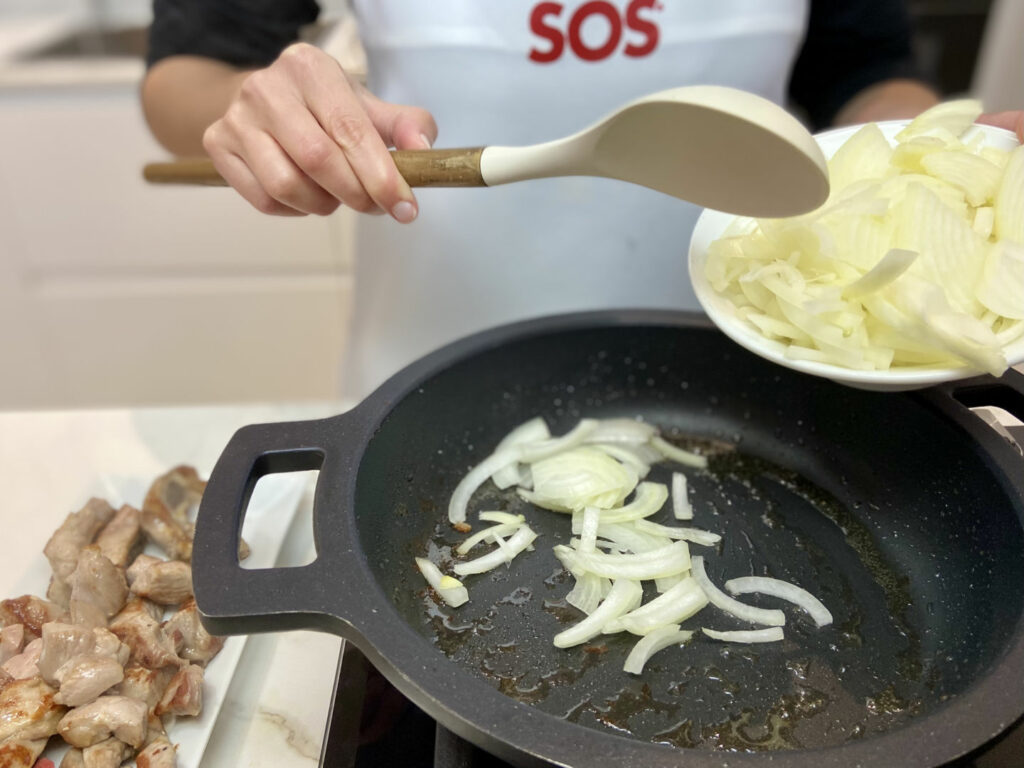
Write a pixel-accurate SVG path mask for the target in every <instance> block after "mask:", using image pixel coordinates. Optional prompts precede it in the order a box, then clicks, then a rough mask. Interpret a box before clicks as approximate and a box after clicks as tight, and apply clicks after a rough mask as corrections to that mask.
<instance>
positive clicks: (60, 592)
mask: <svg viewBox="0 0 1024 768" xmlns="http://www.w3.org/2000/svg"><path fill="white" fill-rule="evenodd" d="M46 599H47V600H49V601H50V602H51V603H56V604H57V605H59V606H61V607H62V608H67V607H68V603H69V602H70V601H71V585H70V584H68V583H67V582H66V581H64V579H62V578H60V577H58V576H57V574H53V575H52V576H50V585H49V586H48V587H47V588H46Z"/></svg>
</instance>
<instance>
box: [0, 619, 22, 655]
mask: <svg viewBox="0 0 1024 768" xmlns="http://www.w3.org/2000/svg"><path fill="white" fill-rule="evenodd" d="M24 645H25V627H24V626H23V625H21V624H11V626H9V627H4V628H3V629H0V664H3V663H4V662H5V661H7V660H8V659H10V658H13V657H14V656H17V655H18V654H19V653H21V649H22V647H23V646H24Z"/></svg>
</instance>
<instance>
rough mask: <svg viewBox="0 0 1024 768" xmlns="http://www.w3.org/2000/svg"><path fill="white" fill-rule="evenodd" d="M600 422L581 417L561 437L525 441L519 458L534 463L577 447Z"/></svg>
mask: <svg viewBox="0 0 1024 768" xmlns="http://www.w3.org/2000/svg"><path fill="white" fill-rule="evenodd" d="M599 423H600V422H598V420H597V419H580V422H579V424H577V425H576V426H575V427H573V428H572V429H570V430H569V431H568V432H566V433H565V434H564V435H562V436H561V437H552V438H549V439H547V440H539V441H537V442H535V443H524V444H523V445H521V446H519V449H520V456H519V460H520V461H522V462H525V463H527V464H532V463H533V462H535V461H540V460H541V459H546V458H548V457H549V456H554V455H555V454H556V453H561V452H562V451H565V450H568V449H569V448H575V447H576V446H577V445H580V444H581V443H583V441H584V440H586V439H587V438H588V437H590V435H591V434H593V433H594V431H595V430H596V429H597V427H598V425H599Z"/></svg>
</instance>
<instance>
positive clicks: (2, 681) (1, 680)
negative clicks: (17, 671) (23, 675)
mask: <svg viewBox="0 0 1024 768" xmlns="http://www.w3.org/2000/svg"><path fill="white" fill-rule="evenodd" d="M13 682H14V678H13V677H11V676H10V675H8V674H7V673H6V672H4V671H3V670H2V669H0V691H2V690H3V689H4V688H6V687H7V684H8V683H13Z"/></svg>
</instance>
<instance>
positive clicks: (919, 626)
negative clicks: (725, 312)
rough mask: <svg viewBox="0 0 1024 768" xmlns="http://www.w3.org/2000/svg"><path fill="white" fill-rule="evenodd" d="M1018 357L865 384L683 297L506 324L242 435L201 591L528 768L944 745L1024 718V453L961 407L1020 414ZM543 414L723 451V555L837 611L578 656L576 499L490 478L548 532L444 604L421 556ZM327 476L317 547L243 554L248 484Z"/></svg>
mask: <svg viewBox="0 0 1024 768" xmlns="http://www.w3.org/2000/svg"><path fill="white" fill-rule="evenodd" d="M1022 379H1024V377H1022V376H1020V375H1019V374H1016V373H1012V372H1011V373H1009V374H1007V375H1006V376H1005V377H1003V379H1000V380H999V381H995V380H993V379H977V380H972V381H969V382H966V383H965V382H961V383H957V384H955V385H951V386H949V387H946V388H941V389H940V388H937V389H932V390H928V391H924V392H917V393H910V394H880V393H870V392H863V391H859V390H854V389H849V388H845V387H841V386H839V385H835V384H832V383H830V382H827V381H824V380H821V379H816V378H813V377H808V376H804V375H802V374H798V373H795V372H792V371H788V370H783V369H780V368H778V367H776V366H772V365H771V364H769V363H767V362H765V361H762V360H760V359H759V358H756V357H754V356H752V355H750V354H748V353H747V352H745V351H743V350H742V349H740V348H739V347H737V346H736V345H734V344H733V343H732V342H730V341H728V340H727V339H726V338H725V337H724V336H722V335H721V334H720V333H718V332H717V331H716V330H714V329H713V328H711V327H710V326H709V325H708V323H707V321H705V320H703V319H700V318H697V317H695V316H692V315H686V314H677V313H653V312H643V313H621V312H620V313H596V314H584V315H572V316H566V317H561V318H553V319H546V320H541V321H535V322H528V323H524V324H519V325H515V326H510V327H507V328H503V329H498V330H495V331H491V332H487V333H484V334H480V335H477V336H475V337H472V338H470V339H468V340H465V341H463V342H460V343H457V344H455V345H452V346H450V347H447V348H445V349H443V350H441V351H439V352H436V353H434V354H432V355H430V356H428V357H426V358H424V359H423V360H421V361H420V362H418V363H416V364H414V365H412V366H410V367H409V368H407V369H405V370H404V371H402V372H401V373H399V374H398V375H396V376H395V377H394V378H392V379H391V380H390V381H388V382H387V383H386V384H385V385H384V386H382V387H381V388H380V389H379V390H377V391H376V392H375V393H374V394H373V395H371V396H370V397H369V398H368V399H367V400H365V401H364V402H363V403H362V404H361V405H359V406H358V407H357V408H355V409H354V410H352V411H350V412H349V413H346V414H342V415H340V416H336V417H334V418H330V419H325V420H322V421H313V422H300V423H292V424H270V425H259V426H251V427H247V428H245V429H242V430H240V431H239V432H238V433H237V434H236V435H235V436H234V438H233V439H232V440H231V442H230V444H229V445H228V447H227V448H226V450H225V451H224V454H223V455H222V457H221V459H220V461H219V462H218V464H217V466H216V468H215V469H214V472H213V474H212V476H211V478H210V482H209V485H208V487H207V490H206V494H205V496H204V499H203V502H202V506H201V508H200V512H199V518H198V523H197V527H196V541H195V548H194V554H193V567H194V575H195V591H196V598H197V602H198V604H199V607H200V609H201V611H202V613H203V615H204V622H205V623H206V625H207V626H208V628H209V629H210V630H212V631H214V632H217V633H221V634H236V633H250V632H261V631H276V630H282V629H291V628H314V629H321V630H325V631H329V632H335V633H337V634H340V635H342V636H344V637H346V638H347V639H349V640H351V641H352V642H354V643H355V644H356V645H357V646H358V647H359V648H360V649H361V650H363V652H364V653H365V654H366V655H367V656H368V657H369V659H370V660H371V661H372V662H373V663H374V664H375V665H376V666H377V667H378V668H379V669H381V671H382V672H383V673H384V674H385V675H386V676H387V677H388V678H389V679H391V681H392V682H393V683H394V684H395V685H396V686H397V687H398V688H399V689H400V690H401V691H402V692H403V693H405V694H406V695H407V696H408V697H409V698H411V699H412V700H413V701H414V702H415V703H416V704H418V705H419V706H420V707H421V708H423V709H424V710H425V711H426V712H427V713H428V714H430V715H432V716H433V717H435V718H436V719H437V720H438V721H439V722H441V723H442V724H443V725H445V726H446V727H448V728H449V729H451V730H453V731H455V732H456V733H458V734H460V735H462V736H463V737H465V738H467V739H469V740H470V741H473V742H475V743H477V744H479V745H480V746H482V747H483V748H485V749H487V750H489V751H491V752H492V753H495V754H497V755H499V756H501V757H502V758H504V759H506V760H508V761H510V762H514V763H517V764H521V765H536V764H543V763H545V762H551V763H556V764H560V765H579V766H629V765H638V766H639V765H643V766H669V765H684V764H685V765H687V766H698V767H702V766H712V765H714V766H721V765H725V764H728V765H730V766H749V765H760V764H762V763H763V762H764V761H765V760H767V759H771V760H772V761H773V762H774V763H775V764H777V765H782V766H794V767H796V766H800V767H804V766H807V767H810V766H814V768H822V767H823V766H850V765H863V766H868V765H875V766H889V765H892V764H894V760H895V761H898V762H899V764H900V765H904V766H929V765H938V764H941V763H944V762H946V761H949V760H951V759H953V758H955V757H957V756H958V755H961V754H964V753H966V752H968V751H969V750H971V749H972V748H974V747H976V746H978V745H980V744H982V743H984V742H985V741H987V740H989V739H991V738H992V737H993V736H995V735H996V734H998V733H999V732H1000V731H1001V730H1002V729H1004V728H1005V727H1006V726H1007V725H1009V724H1010V723H1011V722H1012V721H1013V720H1015V719H1016V718H1018V717H1019V716H1020V715H1021V713H1022V712H1024V693H1022V689H1024V685H1022V684H1024V623H1022V616H1024V594H1022V590H1021V586H1022V585H1024V527H1022V525H1024V522H1022V521H1024V479H1022V466H1024V462H1022V458H1021V456H1020V455H1019V454H1018V453H1016V451H1015V450H1014V449H1013V448H1012V447H1011V446H1010V445H1009V444H1008V443H1007V442H1006V441H1005V440H1004V439H1003V438H1001V437H1000V436H999V435H997V434H996V433H995V432H994V431H993V430H991V428H990V427H988V426H987V425H985V424H983V423H982V422H981V421H980V420H979V419H978V418H977V417H976V416H974V415H973V414H972V413H970V411H969V410H968V406H973V405H980V404H988V405H999V406H1002V407H1005V408H1007V409H1009V410H1011V411H1012V412H1014V413H1016V414H1017V415H1024V383H1022ZM537 414H540V415H543V416H544V417H545V418H547V419H548V421H549V423H550V424H551V426H552V428H553V431H554V432H556V433H559V432H562V431H565V430H566V429H568V428H569V427H571V426H572V425H573V424H574V423H575V422H576V421H577V420H578V419H579V418H580V417H581V416H596V417H607V416H641V417H643V418H645V419H647V420H649V421H651V422H654V423H656V424H658V425H659V426H661V428H662V429H663V431H664V432H665V433H666V434H669V435H672V436H674V438H675V439H677V440H679V441H680V442H682V443H684V444H687V445H690V446H693V447H696V448H698V449H699V450H702V451H705V452H706V453H708V454H709V455H710V456H711V462H710V466H709V469H708V470H707V471H705V472H691V473H690V485H691V488H692V491H691V493H692V498H693V499H694V500H695V502H696V511H695V517H696V520H695V523H696V524H698V525H701V526H703V527H706V528H708V529H710V530H715V531H719V532H721V533H722V534H724V537H725V538H724V543H723V544H722V545H720V546H719V547H718V548H716V549H713V550H707V551H705V552H704V554H705V555H706V556H707V560H708V568H709V572H710V575H711V577H712V579H714V580H716V581H718V582H719V583H721V582H722V581H723V580H724V579H726V578H729V577H731V576H735V575H746V574H750V573H768V574H770V575H773V576H776V577H779V578H783V579H789V580H793V581H796V582H798V583H800V584H802V585H804V586H807V587H809V588H810V589H811V590H812V591H814V592H815V593H817V594H818V595H819V596H820V597H821V598H822V599H823V600H824V601H825V602H826V603H827V604H828V605H829V606H830V608H831V609H832V611H833V613H834V614H835V617H836V622H835V624H834V625H833V626H831V627H827V628H825V629H821V630H818V629H815V628H814V626H813V624H812V623H811V622H809V621H808V620H807V619H806V617H804V616H801V615H800V614H799V612H797V611H792V610H788V609H787V615H788V622H787V628H786V632H787V638H786V640H785V641H783V642H782V643H776V644H772V645H761V646H757V647H745V646H735V645H723V644H719V643H714V642H712V641H710V640H708V639H707V638H702V637H700V636H699V635H698V637H697V638H695V640H694V641H692V642H690V643H689V644H687V645H686V646H685V647H683V648H675V649H669V650H666V651H664V652H662V653H661V654H659V655H658V656H655V657H654V659H652V661H651V662H650V663H649V665H648V668H647V669H646V670H645V672H644V675H643V676H642V677H641V678H639V679H637V678H633V677H631V676H629V675H626V674H625V673H623V672H622V671H621V666H622V661H623V659H624V657H625V655H626V653H627V652H628V650H629V647H630V646H631V644H632V642H633V638H630V637H629V636H624V635H616V636H610V637H608V638H605V639H600V640H596V641H594V642H593V643H592V644H591V645H590V646H587V647H577V648H574V649H569V650H559V649H556V648H554V646H553V645H552V644H551V637H552V636H553V635H554V634H555V633H556V632H557V631H559V630H560V629H561V628H563V627H564V626H566V625H567V623H569V622H572V621H576V620H578V619H579V618H580V616H581V615H580V614H578V613H576V612H575V611H574V610H573V609H571V608H567V607H565V605H564V603H562V602H561V598H563V597H564V595H565V594H566V592H567V591H568V590H569V588H570V586H571V585H570V583H569V582H568V580H566V578H565V576H564V574H562V573H561V571H560V569H559V567H558V564H557V561H556V560H555V559H554V557H553V555H552V554H551V552H550V547H551V545H553V544H554V543H556V542H558V541H564V540H566V539H567V538H568V537H569V533H568V521H567V519H566V518H565V517H563V516H559V515H556V514H553V513H546V512H543V511H540V510H533V509H532V508H529V507H527V506H526V505H523V504H522V503H521V502H518V501H517V500H516V499H515V498H514V497H513V496H511V495H508V494H504V495H503V494H498V493H497V492H495V491H486V490H482V491H481V492H480V493H479V494H478V496H477V497H475V502H474V505H473V507H472V508H473V509H480V508H482V507H494V506H499V505H502V506H504V507H506V508H512V509H522V510H524V511H525V512H526V514H528V516H529V519H530V521H531V524H533V525H534V527H535V528H536V529H537V530H539V531H540V532H541V534H542V536H541V538H540V539H538V541H537V545H538V546H537V548H536V551H535V552H533V553H525V554H524V555H523V556H521V557H519V558H518V559H517V560H516V561H515V562H514V563H513V564H512V565H511V567H509V568H507V569H504V568H502V569H500V570H498V571H495V572H492V573H491V574H487V575H483V576H479V577H471V578H468V579H467V580H466V583H467V586H468V587H469V589H470V595H471V602H470V603H468V604H467V605H465V606H463V607H462V608H460V609H449V608H445V607H439V606H438V605H437V604H436V603H435V602H434V601H433V599H432V596H431V595H430V593H429V591H428V590H426V589H425V588H424V583H423V581H422V579H421V577H420V576H419V574H418V572H417V571H416V570H415V567H414V565H413V557H414V556H416V555H422V554H424V553H428V552H429V553H430V554H431V555H433V556H434V557H435V559H436V558H438V557H441V558H444V557H447V556H450V551H449V547H450V545H451V544H452V543H453V542H456V541H458V540H459V538H460V537H459V536H458V535H457V534H455V533H454V532H453V531H451V530H450V528H449V527H448V525H447V523H446V508H447V502H448V498H449V497H450V495H451V492H452V489H453V488H454V486H455V484H456V483H457V482H458V480H459V479H460V478H461V477H462V476H463V475H464V474H465V472H466V471H467V470H468V468H469V467H470V466H472V465H473V464H474V463H476V462H478V461H480V460H481V459H482V458H483V457H484V456H486V455H487V454H488V453H489V452H490V451H491V449H492V448H493V446H494V445H495V443H496V442H497V441H498V440H499V439H500V438H501V437H502V436H503V435H504V434H505V433H506V432H507V431H508V430H509V429H510V428H511V427H513V426H515V425H517V424H519V423H520V422H522V421H524V420H526V419H527V418H529V417H532V416H534V415H537ZM306 469H320V475H319V480H318V483H317V489H316V499H315V523H314V534H315V539H316V543H317V551H318V557H317V560H316V561H315V562H314V563H312V564H310V565H308V566H304V567H301V568H293V569H270V570H258V571H250V570H243V569H241V568H240V567H239V565H238V563H237V559H236V556H235V553H236V551H237V540H238V535H239V531H240V530H241V526H242V516H243V513H242V510H243V509H244V507H245V505H246V502H247V500H248V497H249V494H250V493H251V491H252V488H253V487H254V485H255V483H256V480H257V479H258V478H259V477H260V476H262V475H264V474H267V473H270V472H283V471H294V470H306ZM670 469H671V468H660V469H658V470H657V472H660V473H662V474H661V475H660V476H659V475H655V477H654V479H665V478H666V477H667V472H668V471H670ZM699 549H700V548H698V547H696V546H694V547H692V550H693V551H694V553H696V552H697V551H698V550H699ZM763 604H765V605H767V604H769V603H768V601H765V602H763ZM700 624H703V625H706V626H710V627H714V628H719V629H732V628H738V627H739V626H740V625H739V624H738V623H737V622H735V621H734V620H731V619H730V618H729V617H728V616H726V615H724V614H722V613H721V612H719V611H717V610H716V609H714V608H710V607H709V608H707V609H705V611H704V612H702V613H701V614H700V615H699V616H698V617H697V619H696V620H691V621H689V622H686V626H690V625H700ZM723 750H725V751H728V752H729V754H728V755H725V754H723ZM765 752H768V753H769V754H764V753H765Z"/></svg>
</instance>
